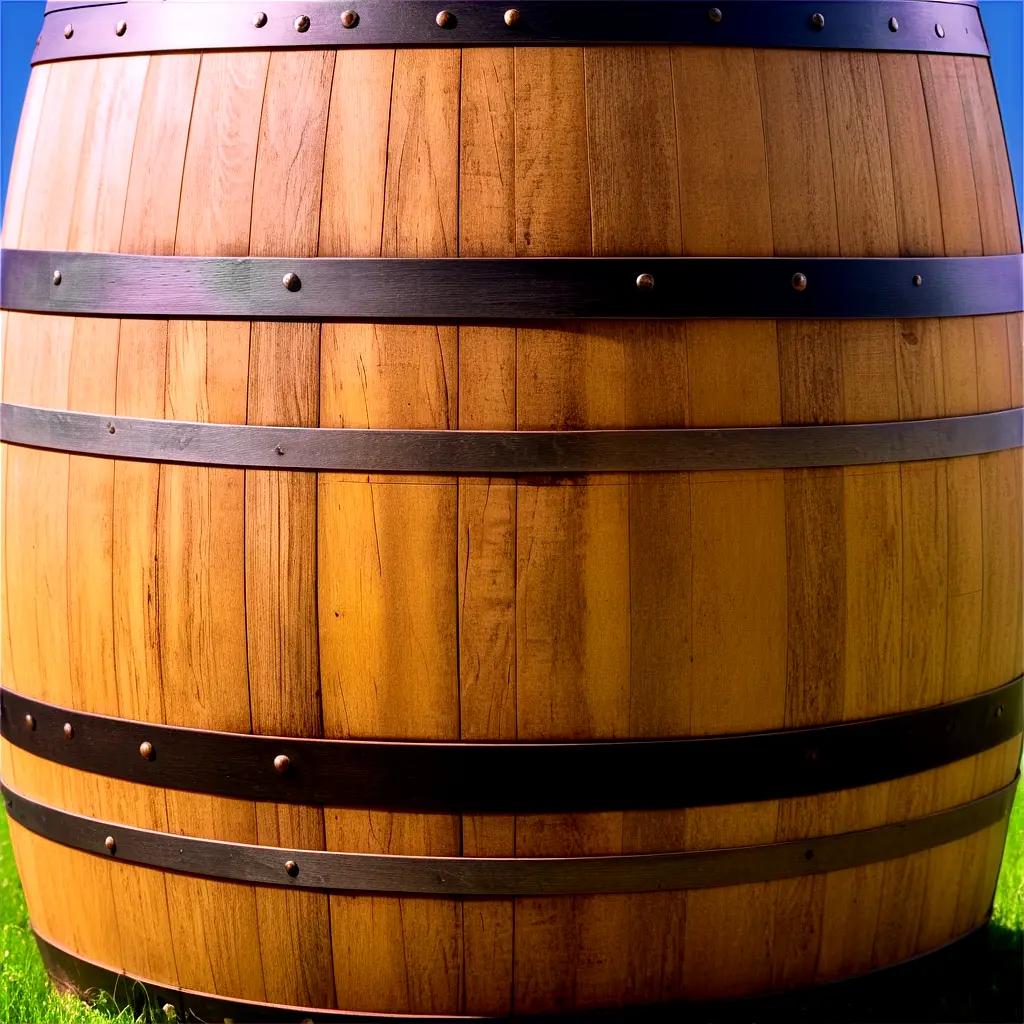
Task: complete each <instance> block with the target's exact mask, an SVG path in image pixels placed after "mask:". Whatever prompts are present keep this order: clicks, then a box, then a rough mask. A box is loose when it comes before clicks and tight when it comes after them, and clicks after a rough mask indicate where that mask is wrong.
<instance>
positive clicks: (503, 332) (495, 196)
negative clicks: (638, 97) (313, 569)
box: [458, 49, 517, 1016]
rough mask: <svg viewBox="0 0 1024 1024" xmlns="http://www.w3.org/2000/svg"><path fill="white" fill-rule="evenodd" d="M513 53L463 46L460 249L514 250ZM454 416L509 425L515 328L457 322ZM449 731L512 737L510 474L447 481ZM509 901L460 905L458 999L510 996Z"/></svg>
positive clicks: (467, 829) (501, 824)
mask: <svg viewBox="0 0 1024 1024" xmlns="http://www.w3.org/2000/svg"><path fill="white" fill-rule="evenodd" d="M514 61H515V58H514V55H513V52H512V51H511V50H508V49H500V50H466V51H464V52H463V54H462V82H461V94H460V110H461V115H460V122H459V123H460V129H459V131H460V136H459V143H460V154H459V158H460V166H459V254H460V255H461V256H467V257H468V256H495V257H497V256H506V257H507V256H514V255H515V124H514V97H515V92H514V74H515V65H514ZM458 358H459V366H458V380H459V405H458V425H459V428H460V429H463V430H476V429H480V430H484V429H503V430H514V429H515V426H516V401H515V397H516V372H515V368H516V330H515V328H510V327H504V328H503V327H469V326H465V327H460V328H459V331H458ZM458 493H459V507H458V527H459V534H458V536H459V566H458V573H459V576H458V586H459V590H458V602H459V615H458V636H459V735H460V737H462V738H463V739H466V740H505V741H508V740H514V739H515V738H516V733H517V723H516V484H515V481H513V480H508V479H507V478H501V477H494V478H467V477H464V478H461V479H460V480H459V484H458ZM462 853H463V855H464V856H468V857H486V856H490V857H502V856H503V857H511V856H514V854H515V819H514V818H513V817H511V816H508V815H472V816H469V815H467V816H465V817H463V819H462ZM514 928H515V909H514V903H513V901H512V900H501V901H495V900H473V901H467V902H465V903H464V904H463V905H462V959H463V970H464V986H465V996H464V1000H463V1009H471V1010H472V1012H474V1013H483V1014H493V1015H495V1016H499V1015H505V1014H508V1013H510V1012H511V1011H512V1005H513V996H514V992H513V980H512V974H513V956H514Z"/></svg>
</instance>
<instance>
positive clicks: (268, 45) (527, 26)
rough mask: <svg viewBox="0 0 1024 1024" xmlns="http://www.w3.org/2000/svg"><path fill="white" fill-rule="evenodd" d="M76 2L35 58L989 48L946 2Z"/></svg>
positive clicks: (50, 15) (975, 18)
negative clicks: (320, 50)
mask: <svg viewBox="0 0 1024 1024" xmlns="http://www.w3.org/2000/svg"><path fill="white" fill-rule="evenodd" d="M66 6H67V5H66V4H64V3H60V4H53V5H51V7H50V8H49V9H48V12H47V17H46V19H45V21H44V25H43V30H42V34H41V35H40V38H39V43H38V45H37V47H36V52H35V55H34V57H33V63H40V62H42V61H52V60H67V59H70V58H74V57H93V56H101V55H108V54H126V53H160V52H166V51H173V50H198V51H204V50H223V49H253V48H259V49H283V48H297V47H303V48H309V47H362V46H388V47H391V46H395V47H405V46H417V47H420V46H434V47H462V46H582V45H592V44H609V43H612V44H613V43H660V44H666V43H693V44H698V45H702V46H714V45H718V46H755V47H779V46H782V47H803V48H806V47H810V48H815V49H830V50H904V51H912V52H918V53H958V54H972V55H977V56H986V55H987V54H988V44H987V42H986V40H985V33H984V31H983V29H982V27H981V19H980V16H979V14H978V10H977V7H976V5H973V4H955V5H954V4H948V3H942V2H911V3H908V2H902V0H900V2H875V0H871V2H865V0H841V2H835V0H828V2H825V3H822V2H820V0H812V2H806V0H716V2H712V0H697V2H688V0H669V2H667V0H628V3H622V2H620V0H522V2H517V0H500V2H499V0H455V2H454V3H451V4H448V5H447V6H445V4H444V3H442V2H440V0H437V2H425V0H401V2H400V3H396V2H394V0H330V2H325V0H316V2H313V3H309V2H306V0H299V2H295V0H272V2H267V3H264V4H262V9H261V4H260V3H259V2H256V0H254V2H253V3H252V4H240V3H237V2H233V3H232V2H227V3H225V2H212V0H206V2H203V3H201V4H199V3H191V2H175V0H164V2H162V3H133V2H129V3H119V4H113V5H109V6H106V7H92V6H86V7H82V8H80V9H77V10H66V9H63V8H65V7H66ZM509 11H512V12H514V13H510V14H508V15H507V16H506V12H509ZM894 18H895V22H893V23H892V24H890V22H891V21H892V19H894ZM119 24H122V25H123V28H118V26H119Z"/></svg>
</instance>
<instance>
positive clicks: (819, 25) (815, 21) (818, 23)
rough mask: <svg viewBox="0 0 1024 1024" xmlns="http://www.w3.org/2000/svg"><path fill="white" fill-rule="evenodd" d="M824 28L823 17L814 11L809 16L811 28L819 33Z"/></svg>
mask: <svg viewBox="0 0 1024 1024" xmlns="http://www.w3.org/2000/svg"><path fill="white" fill-rule="evenodd" d="M824 27H825V15H824V14H820V13H819V12H818V11H815V12H814V13H813V14H812V15H811V28H816V29H818V31H819V32H820V31H821V29H823V28H824Z"/></svg>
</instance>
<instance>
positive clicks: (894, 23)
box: [889, 18, 900, 32]
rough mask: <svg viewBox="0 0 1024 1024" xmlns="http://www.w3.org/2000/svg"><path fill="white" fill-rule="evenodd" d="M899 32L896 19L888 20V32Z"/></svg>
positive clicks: (898, 24)
mask: <svg viewBox="0 0 1024 1024" xmlns="http://www.w3.org/2000/svg"><path fill="white" fill-rule="evenodd" d="M899 30H900V23H899V21H898V20H897V19H896V18H890V19H889V31H890V32H899Z"/></svg>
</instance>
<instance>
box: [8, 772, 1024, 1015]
mask: <svg viewBox="0 0 1024 1024" xmlns="http://www.w3.org/2000/svg"><path fill="white" fill-rule="evenodd" d="M981 938H982V941H981V943H980V944H979V943H975V944H974V945H972V946H971V948H970V950H969V951H957V952H955V953H954V955H953V956H951V957H946V959H944V960H943V959H942V957H943V954H938V956H937V958H933V959H932V960H931V961H930V962H929V961H928V960H926V961H922V962H921V963H919V964H909V965H907V966H905V967H901V968H897V969H896V970H895V971H892V972H889V974H888V975H886V974H883V975H879V976H877V977H875V978H870V979H866V980H863V981H858V982H845V983H843V984H842V985H839V986H833V987H831V988H830V989H828V990H824V991H819V992H815V993H810V994H807V995H800V994H795V995H793V996H785V997H781V998H778V999H776V1000H774V1001H771V1000H767V1001H763V1002H761V1003H760V1004H759V1006H758V1009H757V1011H756V1016H757V1019H758V1021H772V1020H775V1021H787V1022H795V1021H813V1022H815V1024H821V1022H823V1021H826V1020H828V1021H887V1022H890V1024H891V1022H894V1021H921V1022H938V1021H963V1022H980V1021H991V1022H1005V1021H1020V1020H1021V1016H1020V991H1021V971H1020V963H1021V955H1022V941H1024V791H1022V793H1021V794H1020V795H1018V797H1017V801H1016V803H1015V805H1014V809H1013V814H1012V816H1011V819H1010V830H1009V834H1008V837H1007V843H1006V856H1005V858H1004V861H1003V870H1002V873H1001V875H1000V877H999V889H998V891H997V894H996V902H995V908H994V912H993V918H992V925H991V926H990V927H989V929H988V930H987V932H986V933H984V935H983V936H982V937H981ZM752 1012H754V1011H753V1007H752V1006H751V1005H750V1004H746V1005H745V1006H743V1007H739V1008H734V1009H730V1010H725V1011H722V1013H721V1014H719V1013H716V1014H714V1019H715V1020H720V1021H723V1022H725V1021H749V1020H750V1019H751V1013H752ZM668 1019H671V1018H666V1020H668ZM707 1019H708V1020H710V1018H707ZM136 1020H137V1018H135V1017H133V1016H132V1014H131V1013H130V1012H129V1011H127V1010H126V1011H123V1012H122V1013H117V1012H116V1010H114V1009H112V1008H109V1007H104V1006H102V1005H100V1006H96V1007H92V1006H87V1005H86V1004H85V1003H82V1002H80V1001H79V1000H78V999H75V998H74V997H73V996H68V995H60V994H58V993H57V992H55V991H54V990H53V988H52V987H51V986H50V984H49V982H48V981H47V977H46V972H45V970H44V969H43V964H42V961H41V960H40V958H39V953H38V952H37V950H36V946H35V942H34V941H33V939H32V933H31V931H30V929H29V924H28V912H27V911H26V909H25V900H24V898H23V897H22V893H21V886H20V885H19V883H18V876H17V872H16V870H15V866H14V857H13V856H12V854H11V844H10V839H9V836H8V831H7V819H6V817H5V816H4V815H3V814H2V813H0V1024H112V1022H116V1024H135V1022H136Z"/></svg>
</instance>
